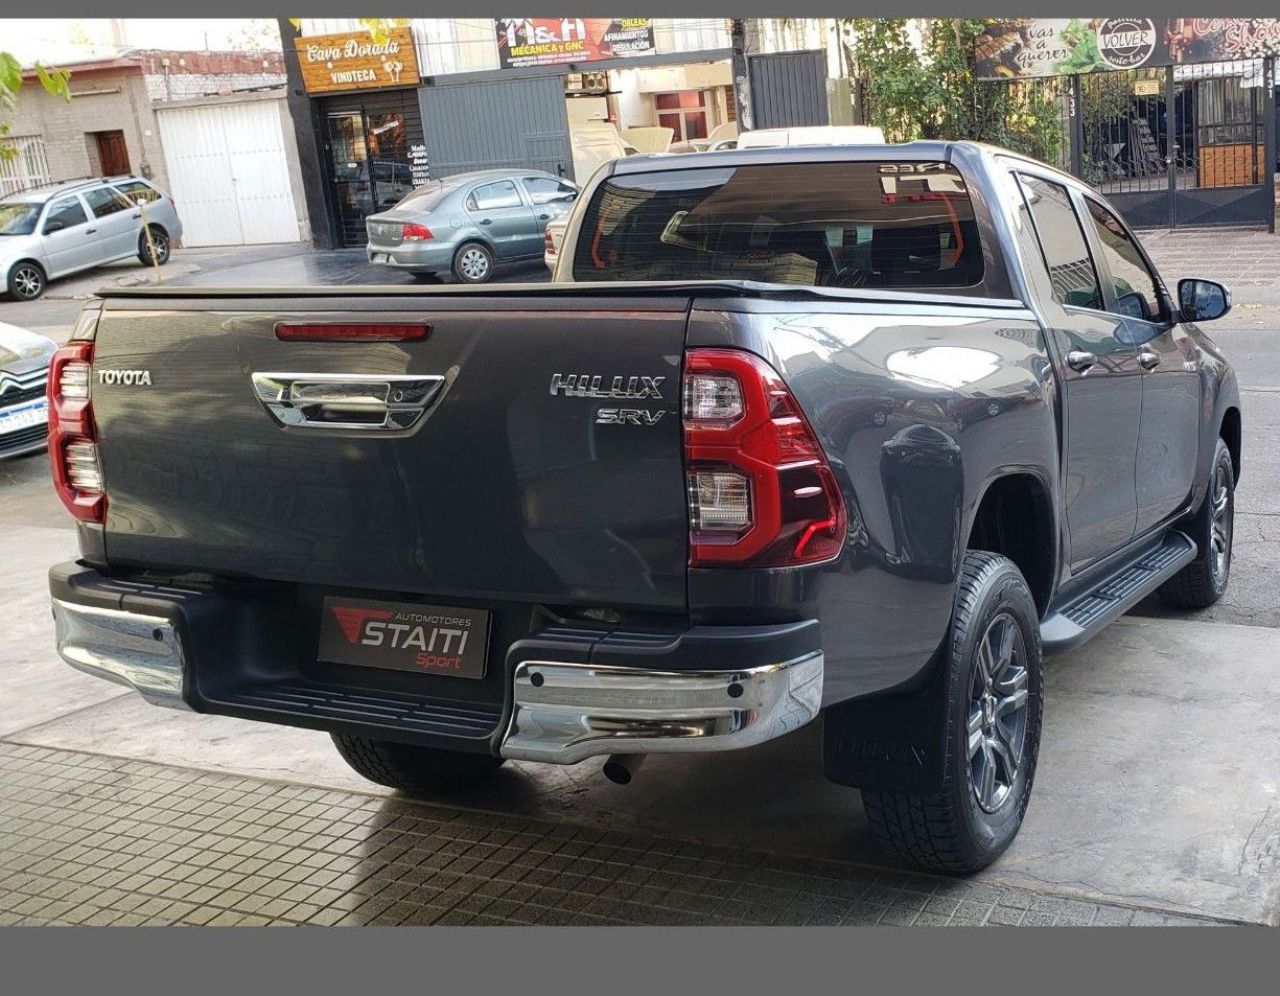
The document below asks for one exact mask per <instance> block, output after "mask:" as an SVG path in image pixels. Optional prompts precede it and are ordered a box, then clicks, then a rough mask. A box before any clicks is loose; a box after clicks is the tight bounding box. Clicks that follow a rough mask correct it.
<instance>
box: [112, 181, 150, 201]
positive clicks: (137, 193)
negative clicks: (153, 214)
mask: <svg viewBox="0 0 1280 996" xmlns="http://www.w3.org/2000/svg"><path fill="white" fill-rule="evenodd" d="M115 188H116V190H118V191H120V193H122V194H124V195H125V197H127V198H129V200H131V201H133V203H134V204H154V203H155V202H156V201H158V200H160V191H158V190H156V188H155V187H153V186H151V185H150V184H149V183H146V182H145V181H143V180H129V181H126V182H124V183H117V184H115Z"/></svg>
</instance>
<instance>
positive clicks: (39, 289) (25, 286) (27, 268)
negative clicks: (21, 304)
mask: <svg viewBox="0 0 1280 996" xmlns="http://www.w3.org/2000/svg"><path fill="white" fill-rule="evenodd" d="M48 285H49V278H48V277H47V276H46V275H45V272H44V267H42V266H41V265H40V264H39V263H36V262H34V261H32V260H29V259H24V260H21V261H20V262H17V263H14V264H13V267H12V268H11V269H10V270H9V276H8V281H7V286H8V290H9V296H10V297H11V298H13V299H14V300H15V301H34V300H35V299H36V298H38V297H39V296H40V295H41V294H43V293H44V291H45V288H46V287H47V286H48Z"/></svg>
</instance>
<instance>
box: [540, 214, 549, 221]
mask: <svg viewBox="0 0 1280 996" xmlns="http://www.w3.org/2000/svg"><path fill="white" fill-rule="evenodd" d="M538 220H539V221H550V220H551V215H549V214H540V215H538Z"/></svg>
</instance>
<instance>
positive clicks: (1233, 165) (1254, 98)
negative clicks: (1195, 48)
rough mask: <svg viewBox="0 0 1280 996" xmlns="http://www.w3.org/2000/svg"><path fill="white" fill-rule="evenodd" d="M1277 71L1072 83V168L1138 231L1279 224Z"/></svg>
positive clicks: (1199, 71)
mask: <svg viewBox="0 0 1280 996" xmlns="http://www.w3.org/2000/svg"><path fill="white" fill-rule="evenodd" d="M1273 72H1274V70H1273V64H1272V62H1271V60H1267V62H1266V63H1265V64H1264V63H1263V61H1262V60H1253V61H1251V62H1240V63H1208V64H1200V65H1189V66H1180V67H1177V68H1174V67H1166V68H1156V69H1134V70H1128V71H1120V72H1107V73H1091V74H1088V75H1085V76H1079V77H1074V78H1073V80H1072V83H1073V86H1074V88H1075V92H1076V94H1077V95H1078V111H1079V116H1078V119H1077V120H1076V121H1075V122H1074V126H1075V134H1076V136H1077V139H1078V141H1077V142H1076V143H1073V144H1074V145H1075V146H1076V148H1078V150H1079V151H1078V153H1077V154H1075V155H1074V156H1073V162H1072V171H1073V172H1075V173H1076V175H1078V176H1080V177H1081V178H1082V179H1084V180H1086V181H1087V182H1088V183H1090V184H1092V185H1093V186H1094V187H1096V188H1097V189H1098V190H1099V191H1100V192H1102V193H1103V194H1105V195H1106V196H1107V198H1108V199H1109V200H1110V201H1112V202H1113V203H1114V204H1115V205H1116V207H1118V208H1119V209H1120V211H1121V212H1122V213H1123V214H1124V215H1125V217H1126V218H1127V219H1128V220H1129V222H1130V223H1131V224H1133V225H1135V226H1137V227H1165V226H1168V227H1170V228H1173V227H1178V226H1184V225H1234V226H1267V227H1271V226H1272V225H1273V224H1274V218H1275V192H1274V185H1273V179H1272V177H1273V162H1274V159H1275V153H1274V148H1275V145H1274V142H1275V138H1274V130H1275V124H1274V122H1275V97H1274V85H1273V82H1272V75H1273Z"/></svg>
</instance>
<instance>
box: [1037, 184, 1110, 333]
mask: <svg viewBox="0 0 1280 996" xmlns="http://www.w3.org/2000/svg"><path fill="white" fill-rule="evenodd" d="M1018 183H1019V185H1020V186H1021V187H1022V195H1023V197H1024V198H1025V199H1026V202H1027V207H1028V208H1029V209H1030V211H1031V221H1032V224H1033V225H1034V226H1035V230H1036V237H1037V238H1038V239H1039V241H1040V251H1041V253H1043V255H1044V263H1045V266H1046V267H1048V270H1049V280H1050V282H1051V283H1052V284H1053V299H1054V300H1055V301H1057V302H1058V303H1059V304H1066V305H1071V306H1072V307H1076V308H1092V309H1094V310H1095V311H1101V310H1103V307H1104V302H1103V299H1102V289H1101V288H1100V287H1099V285H1098V274H1097V271H1096V269H1095V267H1094V265H1093V257H1092V256H1091V255H1090V254H1089V244H1088V243H1087V242H1086V241H1085V238H1084V232H1083V231H1082V230H1081V228H1080V219H1079V218H1077V217H1076V211H1075V208H1073V207H1072V206H1071V195H1070V194H1068V193H1067V188H1066V187H1064V186H1062V184H1060V183H1053V182H1051V181H1049V180H1042V179H1040V178H1039V177H1035V176H1026V175H1024V174H1019V176H1018Z"/></svg>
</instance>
